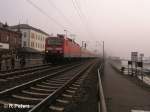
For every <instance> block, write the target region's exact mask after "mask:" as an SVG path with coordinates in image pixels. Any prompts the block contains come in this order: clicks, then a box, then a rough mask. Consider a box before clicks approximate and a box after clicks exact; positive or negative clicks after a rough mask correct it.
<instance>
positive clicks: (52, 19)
mask: <svg viewBox="0 0 150 112" xmlns="http://www.w3.org/2000/svg"><path fill="white" fill-rule="evenodd" d="M26 1H27V2H28V3H29V4H30V5H32V6H33V7H34V8H36V9H37V10H38V11H39V12H40V13H42V14H43V15H45V16H46V17H48V18H49V19H50V20H51V21H52V22H53V23H55V24H56V25H57V26H59V27H60V28H61V29H63V30H64V29H65V27H64V26H63V25H62V24H61V23H59V22H58V21H56V20H55V19H54V18H53V17H51V16H50V15H48V14H47V13H46V12H45V11H44V10H42V9H41V8H40V7H38V6H37V5H36V4H35V3H34V2H32V1H31V0H26Z"/></svg>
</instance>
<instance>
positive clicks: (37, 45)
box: [11, 24, 49, 52]
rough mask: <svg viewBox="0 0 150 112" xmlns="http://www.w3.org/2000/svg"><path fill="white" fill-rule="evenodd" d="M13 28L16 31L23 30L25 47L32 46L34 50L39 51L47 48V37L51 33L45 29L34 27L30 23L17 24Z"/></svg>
mask: <svg viewBox="0 0 150 112" xmlns="http://www.w3.org/2000/svg"><path fill="white" fill-rule="evenodd" d="M11 29H13V30H14V31H17V30H18V29H19V30H20V31H21V33H22V43H21V46H22V47H23V48H31V49H32V50H37V51H39V52H43V51H44V50H45V39H46V38H47V37H48V36H49V35H48V34H47V33H45V32H44V31H42V30H40V29H37V28H34V27H32V26H30V25H28V24H19V25H15V26H12V27H11ZM31 49H30V50H31Z"/></svg>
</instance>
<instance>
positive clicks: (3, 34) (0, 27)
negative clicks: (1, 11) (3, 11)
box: [0, 23, 21, 53]
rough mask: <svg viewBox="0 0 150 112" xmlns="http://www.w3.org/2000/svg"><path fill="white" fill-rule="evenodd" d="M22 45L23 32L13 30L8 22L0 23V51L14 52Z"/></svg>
mask: <svg viewBox="0 0 150 112" xmlns="http://www.w3.org/2000/svg"><path fill="white" fill-rule="evenodd" d="M20 47H21V32H19V31H12V30H11V29H10V27H9V26H8V25H7V23H6V24H3V23H0V52H1V53H3V52H9V53H10V52H12V51H13V52H14V51H17V49H19V48H20Z"/></svg>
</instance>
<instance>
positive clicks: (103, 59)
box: [103, 41, 105, 63]
mask: <svg viewBox="0 0 150 112" xmlns="http://www.w3.org/2000/svg"><path fill="white" fill-rule="evenodd" d="M104 52H105V51H104V41H103V63H104Z"/></svg>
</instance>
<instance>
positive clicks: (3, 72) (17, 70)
mask: <svg viewBox="0 0 150 112" xmlns="http://www.w3.org/2000/svg"><path fill="white" fill-rule="evenodd" d="M50 65H52V64H51V63H48V64H42V65H36V66H30V67H24V68H16V69H10V70H4V71H0V73H1V74H6V73H13V72H19V71H22V70H30V69H34V68H38V67H44V66H50Z"/></svg>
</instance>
